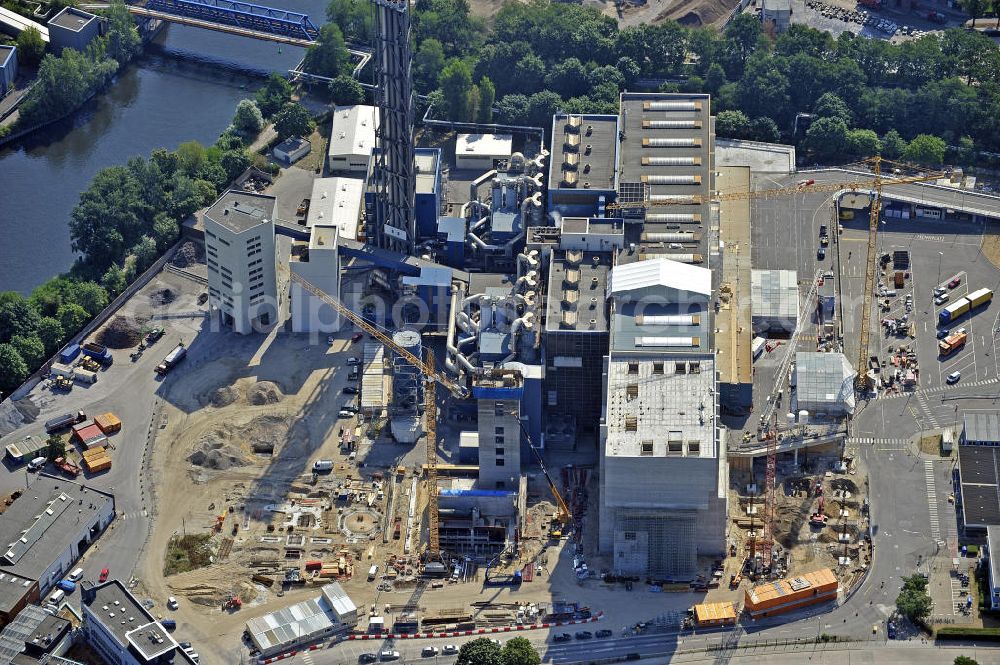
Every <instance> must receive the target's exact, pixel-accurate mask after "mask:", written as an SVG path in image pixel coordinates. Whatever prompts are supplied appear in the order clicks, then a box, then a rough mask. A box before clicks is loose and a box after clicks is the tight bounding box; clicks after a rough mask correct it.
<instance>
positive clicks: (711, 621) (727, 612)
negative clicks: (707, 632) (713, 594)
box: [694, 603, 736, 626]
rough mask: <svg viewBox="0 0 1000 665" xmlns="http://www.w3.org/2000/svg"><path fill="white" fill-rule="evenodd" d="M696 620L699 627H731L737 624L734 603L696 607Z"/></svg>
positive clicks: (707, 604) (704, 604)
mask: <svg viewBox="0 0 1000 665" xmlns="http://www.w3.org/2000/svg"><path fill="white" fill-rule="evenodd" d="M694 620H695V622H696V623H697V624H698V625H699V626H730V625H733V624H735V623H736V609H735V608H734V607H733V604H732V603H702V604H701V605H695V606H694Z"/></svg>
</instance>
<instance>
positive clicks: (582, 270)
mask: <svg viewBox="0 0 1000 665" xmlns="http://www.w3.org/2000/svg"><path fill="white" fill-rule="evenodd" d="M610 272H611V254H610V253H609V252H584V251H583V250H568V251H562V250H554V251H553V253H552V261H551V263H550V264H549V288H548V302H547V308H548V316H547V317H546V322H545V327H546V330H549V331H567V332H568V331H576V332H603V333H607V332H608V315H607V307H608V304H607V288H608V275H609V273H610Z"/></svg>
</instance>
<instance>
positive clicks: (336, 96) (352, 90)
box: [329, 74, 365, 106]
mask: <svg viewBox="0 0 1000 665" xmlns="http://www.w3.org/2000/svg"><path fill="white" fill-rule="evenodd" d="M329 88H330V99H332V100H333V103H334V104H336V105H338V106H351V105H353V104H363V103H364V101H365V89H364V88H362V87H361V84H360V83H358V82H357V81H355V80H354V78H353V77H351V76H348V75H347V74H341V75H340V76H338V77H337V78H335V79H333V80H332V81H330V86H329Z"/></svg>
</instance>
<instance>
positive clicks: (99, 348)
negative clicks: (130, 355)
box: [80, 342, 115, 366]
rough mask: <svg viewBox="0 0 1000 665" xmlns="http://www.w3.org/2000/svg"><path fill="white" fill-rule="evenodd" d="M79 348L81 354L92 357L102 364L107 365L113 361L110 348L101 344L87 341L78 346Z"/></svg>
mask: <svg viewBox="0 0 1000 665" xmlns="http://www.w3.org/2000/svg"><path fill="white" fill-rule="evenodd" d="M80 350H81V351H83V355H85V356H88V357H90V358H93V359H94V360H96V361H97V362H99V363H100V364H101V365H104V366H108V365H110V364H111V363H113V362H114V361H115V359H114V357H113V356H112V355H111V350H110V349H109V348H108V347H106V346H104V345H103V344H97V343H96V342H87V343H86V344H84V345H83V346H81V347H80Z"/></svg>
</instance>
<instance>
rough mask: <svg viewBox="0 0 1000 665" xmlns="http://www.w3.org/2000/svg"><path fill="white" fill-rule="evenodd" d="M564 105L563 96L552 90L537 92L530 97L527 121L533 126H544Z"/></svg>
mask: <svg viewBox="0 0 1000 665" xmlns="http://www.w3.org/2000/svg"><path fill="white" fill-rule="evenodd" d="M561 105H562V98H561V97H559V95H557V94H556V93H554V92H552V91H551V90H542V91H541V92H536V93H535V94H533V95H532V96H531V97H529V98H528V117H527V119H526V120H527V122H528V124H529V125H530V126H532V127H544V126H545V125H546V123H550V122H552V116H553V115H554V114H555V112H556V111H557V110H559V107H560V106H561Z"/></svg>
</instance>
